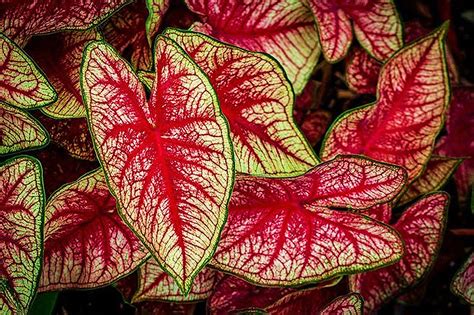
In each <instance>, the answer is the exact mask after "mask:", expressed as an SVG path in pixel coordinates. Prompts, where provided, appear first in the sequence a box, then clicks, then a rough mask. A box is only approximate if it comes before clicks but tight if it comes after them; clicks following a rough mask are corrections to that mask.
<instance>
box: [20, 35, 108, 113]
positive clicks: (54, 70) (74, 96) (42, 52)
mask: <svg viewBox="0 0 474 315" xmlns="http://www.w3.org/2000/svg"><path fill="white" fill-rule="evenodd" d="M99 37H100V36H99V34H98V32H97V31H96V30H94V29H93V30H89V31H85V32H62V33H59V34H53V35H49V36H41V37H37V38H34V39H32V41H31V42H30V45H28V47H27V51H28V53H29V54H30V55H31V56H32V57H33V59H34V60H35V61H36V62H37V63H38V65H39V66H40V67H41V69H43V70H44V72H45V73H46V75H47V77H48V79H49V80H50V81H51V84H52V85H53V87H54V88H55V89H56V91H57V93H58V99H57V100H56V101H55V102H54V103H52V104H50V105H48V106H46V107H43V108H41V110H42V111H43V112H44V113H45V114H47V115H48V116H51V117H54V118H79V117H85V116H86V109H85V108H84V104H83V103H82V97H81V87H80V83H79V72H80V68H81V62H82V52H83V51H84V47H85V46H86V45H87V43H88V42H90V41H92V40H96V39H99ZM45 47H55V48H54V49H45Z"/></svg>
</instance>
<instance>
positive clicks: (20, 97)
mask: <svg viewBox="0 0 474 315" xmlns="http://www.w3.org/2000/svg"><path fill="white" fill-rule="evenodd" d="M0 10H1V5H0ZM0 13H1V11H0ZM0 16H1V14H0ZM0 19H1V18H0ZM56 98H57V95H56V92H55V91H54V89H53V87H52V86H51V84H50V83H49V82H48V80H47V79H46V77H45V76H44V74H43V73H42V72H41V70H40V69H39V68H38V67H37V66H36V65H35V63H34V62H33V61H32V60H31V59H30V57H29V56H28V55H27V54H26V53H25V52H24V51H23V50H22V49H21V48H20V47H18V46H17V45H16V44H15V43H14V42H13V41H11V40H10V39H9V38H8V37H6V36H4V35H3V34H2V33H0V101H1V102H5V103H8V104H10V105H13V106H16V107H20V108H26V109H33V108H38V107H41V106H44V105H47V104H49V103H51V102H54V101H55V100H56Z"/></svg>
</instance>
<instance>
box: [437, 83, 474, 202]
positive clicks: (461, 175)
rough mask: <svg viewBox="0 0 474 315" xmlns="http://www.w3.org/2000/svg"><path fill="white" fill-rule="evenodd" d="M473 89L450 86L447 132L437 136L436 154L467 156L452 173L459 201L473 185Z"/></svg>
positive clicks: (465, 196)
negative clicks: (439, 137)
mask: <svg viewBox="0 0 474 315" xmlns="http://www.w3.org/2000/svg"><path fill="white" fill-rule="evenodd" d="M473 103H474V88H473V87H459V88H454V89H453V99H452V101H451V104H450V106H449V112H448V115H447V116H448V118H447V120H446V131H447V135H446V136H444V137H442V138H441V139H440V142H439V144H438V146H437V148H436V153H437V154H440V155H444V156H451V157H469V158H468V159H466V160H465V161H464V162H463V163H462V164H461V165H460V166H459V168H458V170H457V172H456V173H455V174H454V180H455V182H456V188H457V193H458V197H459V200H460V202H461V203H463V204H465V203H466V201H467V200H468V196H469V191H470V189H471V188H470V187H472V186H473V185H474V159H473V158H472V157H473V156H474V106H472V104H473Z"/></svg>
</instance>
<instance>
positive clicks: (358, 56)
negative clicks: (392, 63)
mask: <svg viewBox="0 0 474 315" xmlns="http://www.w3.org/2000/svg"><path fill="white" fill-rule="evenodd" d="M381 68H382V64H381V63H380V62H378V61H377V59H374V58H372V57H370V55H369V54H368V53H367V52H366V51H365V50H363V49H362V48H359V47H355V48H353V49H352V52H351V54H350V56H349V61H348V62H347V66H346V83H347V85H348V86H349V88H350V89H352V90H354V91H356V92H357V93H360V94H375V91H376V90H377V81H378V78H379V73H380V69H381Z"/></svg>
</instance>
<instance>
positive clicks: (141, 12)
mask: <svg viewBox="0 0 474 315" xmlns="http://www.w3.org/2000/svg"><path fill="white" fill-rule="evenodd" d="M148 1H149V0H147V2H148ZM144 2H145V1H143V0H142V1H137V2H135V3H133V4H131V5H129V6H127V7H126V8H124V9H123V10H121V11H120V12H119V13H117V14H115V15H114V16H112V17H111V18H110V21H108V23H107V24H106V25H105V27H104V30H103V33H104V37H105V39H106V40H107V41H108V42H109V43H110V44H112V46H114V47H115V48H116V49H117V50H118V51H119V52H120V53H122V54H123V53H125V52H127V51H129V53H130V56H126V57H129V58H130V60H131V62H132V65H133V66H134V67H135V68H139V69H143V70H148V69H150V67H151V65H152V52H151V43H152V41H150V40H148V39H147V35H148V34H149V33H148V31H149V29H148V21H149V19H150V17H152V19H153V20H152V21H156V16H154V15H150V12H148V11H147V7H146V6H145V3H144ZM147 14H148V18H147ZM151 23H155V22H151ZM154 31H156V30H154ZM150 35H151V34H150Z"/></svg>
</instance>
